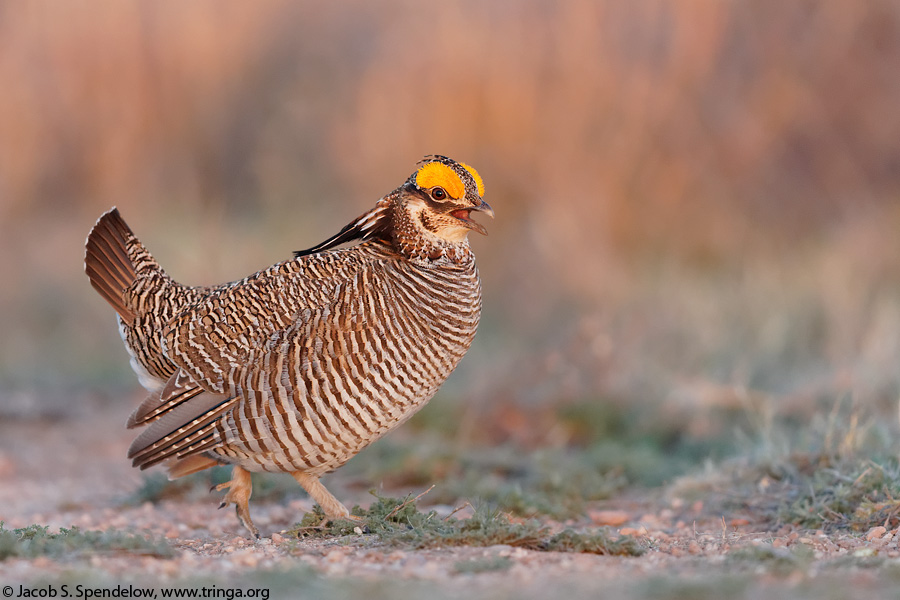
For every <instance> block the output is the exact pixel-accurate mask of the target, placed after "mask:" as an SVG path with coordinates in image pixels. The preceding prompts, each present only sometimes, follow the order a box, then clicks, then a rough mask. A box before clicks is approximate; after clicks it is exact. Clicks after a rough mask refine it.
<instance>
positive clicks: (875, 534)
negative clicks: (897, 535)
mask: <svg viewBox="0 0 900 600" xmlns="http://www.w3.org/2000/svg"><path fill="white" fill-rule="evenodd" d="M885 533H887V528H886V527H883V526H881V525H879V526H878V527H873V528H872V529H870V530H869V532H868V533H867V534H866V541H867V542H871V541H872V540H874V539H875V538H880V537H882V536H883V535H884V534H885Z"/></svg>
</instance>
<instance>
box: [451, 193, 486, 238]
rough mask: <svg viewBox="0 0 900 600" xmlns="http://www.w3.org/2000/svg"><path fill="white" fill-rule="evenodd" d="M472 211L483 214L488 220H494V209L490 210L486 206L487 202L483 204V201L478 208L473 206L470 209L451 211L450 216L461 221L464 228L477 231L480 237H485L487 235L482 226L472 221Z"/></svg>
mask: <svg viewBox="0 0 900 600" xmlns="http://www.w3.org/2000/svg"><path fill="white" fill-rule="evenodd" d="M473 210H477V211H478V212H483V213H484V214H486V215H487V216H489V217H490V218H492V219H493V218H494V209H493V208H491V205H490V204H488V203H487V202H485V201H484V200H482V201H481V204H479V205H478V206H475V207H472V208H460V209H457V210H454V211H451V212H450V214H451V215H452V216H454V217H456V218H457V219H459V220H460V221H462V222H463V223H464V224H465V226H466V227H468V228H469V229H471V230H472V231H477V232H478V233H480V234H481V235H487V234H488V232H487V229H485V228H484V226H482V225H480V224H479V223H476V222H475V221H473V220H472V216H471V213H472V211H473Z"/></svg>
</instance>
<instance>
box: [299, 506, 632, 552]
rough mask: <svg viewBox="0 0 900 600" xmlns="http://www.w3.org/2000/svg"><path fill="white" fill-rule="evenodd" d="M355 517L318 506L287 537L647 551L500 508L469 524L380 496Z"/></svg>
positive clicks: (480, 512) (600, 532) (480, 510)
mask: <svg viewBox="0 0 900 600" xmlns="http://www.w3.org/2000/svg"><path fill="white" fill-rule="evenodd" d="M352 513H353V514H354V515H355V516H357V517H360V518H361V519H362V521H361V522H355V521H350V520H345V519H336V520H334V521H330V522H329V521H328V520H327V519H326V517H325V515H324V513H323V512H322V511H321V509H320V508H319V507H318V506H317V507H316V509H315V510H313V511H312V512H309V513H306V515H304V517H303V520H302V521H301V522H300V523H299V524H297V525H296V526H295V527H294V528H293V529H292V530H290V531H289V532H288V533H289V534H290V535H294V536H297V537H305V536H317V537H318V536H328V537H331V536H335V537H336V536H346V535H353V534H360V533H368V534H373V535H375V536H377V538H378V540H379V541H380V542H382V543H384V544H388V545H394V546H402V547H408V548H414V549H421V548H434V547H448V546H476V547H485V546H496V545H507V546H512V547H516V548H526V549H530V550H540V551H548V552H584V553H591V554H605V555H620V556H639V555H641V554H643V552H644V550H645V548H644V547H643V546H642V545H641V543H640V542H639V541H638V540H636V539H634V538H632V537H630V536H616V535H614V534H612V533H611V532H610V531H609V530H608V529H606V528H603V529H596V530H592V531H590V532H576V531H574V530H572V529H566V530H564V531H561V532H557V533H554V532H553V531H552V530H551V529H550V528H549V527H548V526H546V525H543V524H541V523H539V522H538V521H536V520H523V521H513V520H511V519H510V517H509V516H508V515H506V514H505V513H503V512H502V511H500V510H499V509H498V508H496V507H491V506H489V505H487V504H482V505H480V506H478V507H476V509H475V512H474V514H473V515H472V516H471V517H470V518H468V519H456V518H455V517H453V516H452V515H451V516H448V517H444V518H441V517H440V516H438V514H437V513H436V512H434V511H429V512H421V511H419V510H418V509H417V508H416V505H415V502H414V499H413V498H412V497H411V496H408V497H406V498H404V499H400V498H385V497H381V496H376V500H375V502H373V503H372V505H371V506H370V507H369V508H368V509H361V508H359V507H358V506H357V507H354V509H353V511H352Z"/></svg>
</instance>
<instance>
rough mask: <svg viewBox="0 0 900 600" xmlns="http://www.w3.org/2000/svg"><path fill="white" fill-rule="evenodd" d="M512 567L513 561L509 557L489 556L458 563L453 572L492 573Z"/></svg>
mask: <svg viewBox="0 0 900 600" xmlns="http://www.w3.org/2000/svg"><path fill="white" fill-rule="evenodd" d="M512 565H513V561H512V560H511V559H510V558H509V557H507V556H487V557H484V558H470V559H468V560H461V561H458V562H457V563H456V564H454V565H453V571H454V572H456V573H490V572H492V571H505V570H506V569H508V568H510V567H511V566H512Z"/></svg>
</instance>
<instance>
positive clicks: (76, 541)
mask: <svg viewBox="0 0 900 600" xmlns="http://www.w3.org/2000/svg"><path fill="white" fill-rule="evenodd" d="M116 553H125V554H137V555H142V556H157V557H171V556H174V555H175V552H174V551H173V550H172V548H171V547H169V545H168V544H167V543H166V542H165V541H163V540H155V539H151V538H146V537H144V536H141V535H138V534H135V533H130V532H125V531H117V530H112V529H111V530H107V531H81V530H80V529H79V528H77V527H72V528H71V529H66V528H60V530H59V533H50V531H49V528H48V527H46V526H43V525H29V526H28V527H22V528H19V529H12V530H9V529H6V528H4V524H3V522H2V521H0V560H5V559H7V558H13V557H21V558H35V557H37V556H50V557H52V558H62V557H68V558H71V557H80V556H92V555H95V554H116Z"/></svg>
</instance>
